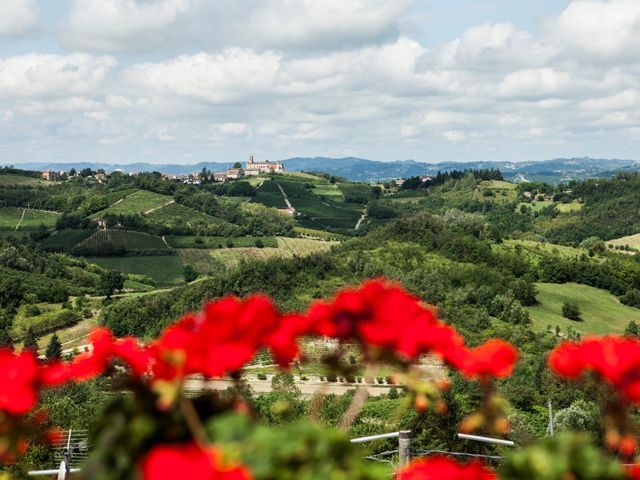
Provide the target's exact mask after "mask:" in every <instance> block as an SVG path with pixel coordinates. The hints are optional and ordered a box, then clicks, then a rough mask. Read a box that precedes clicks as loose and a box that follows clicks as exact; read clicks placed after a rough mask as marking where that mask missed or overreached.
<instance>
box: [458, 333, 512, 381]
mask: <svg viewBox="0 0 640 480" xmlns="http://www.w3.org/2000/svg"><path fill="white" fill-rule="evenodd" d="M461 354H462V361H461V365H460V371H461V372H462V373H463V374H464V375H466V376H467V377H470V378H489V377H493V378H504V377H508V376H509V375H511V372H512V371H513V367H514V365H515V363H516V360H517V359H518V351H517V350H516V348H515V347H514V346H513V345H511V344H510V343H508V342H505V341H504V340H500V339H496V338H493V339H490V340H487V341H486V342H485V343H483V344H482V345H480V346H478V347H476V348H471V349H466V348H465V349H464V350H462V351H461Z"/></svg>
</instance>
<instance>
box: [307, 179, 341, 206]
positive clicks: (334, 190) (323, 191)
mask: <svg viewBox="0 0 640 480" xmlns="http://www.w3.org/2000/svg"><path fill="white" fill-rule="evenodd" d="M313 193H315V194H316V195H318V196H320V197H329V199H330V200H335V201H337V202H339V201H342V200H344V196H343V195H342V191H341V190H340V189H339V188H338V186H337V185H336V184H335V183H316V184H315V185H314V186H313Z"/></svg>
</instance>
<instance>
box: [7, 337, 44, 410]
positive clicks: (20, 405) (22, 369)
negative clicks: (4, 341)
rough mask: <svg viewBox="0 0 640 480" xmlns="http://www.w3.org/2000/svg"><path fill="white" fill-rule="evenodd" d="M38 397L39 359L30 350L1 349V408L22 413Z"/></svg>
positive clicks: (29, 407) (28, 408)
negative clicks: (13, 350) (18, 351)
mask: <svg viewBox="0 0 640 480" xmlns="http://www.w3.org/2000/svg"><path fill="white" fill-rule="evenodd" d="M37 398H38V360H37V359H36V357H35V355H34V354H33V352H32V351H30V350H25V351H22V352H21V353H19V354H15V353H13V352H12V351H11V350H8V349H6V348H2V349H0V410H4V411H5V412H8V413H11V414H14V415H21V414H25V413H27V412H29V410H31V407H33V405H34V404H35V403H36V400H37Z"/></svg>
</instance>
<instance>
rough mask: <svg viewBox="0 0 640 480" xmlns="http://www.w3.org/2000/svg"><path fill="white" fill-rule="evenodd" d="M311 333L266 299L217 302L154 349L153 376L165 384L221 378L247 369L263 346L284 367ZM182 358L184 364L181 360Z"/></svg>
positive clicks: (188, 318) (176, 328)
mask: <svg viewBox="0 0 640 480" xmlns="http://www.w3.org/2000/svg"><path fill="white" fill-rule="evenodd" d="M306 328H307V327H306V322H305V321H304V319H302V318H301V317H298V316H285V317H282V316H281V315H280V313H279V312H278V310H277V309H276V308H275V306H274V305H273V302H272V301H271V300H270V299H269V298H267V297H265V296H263V295H253V296H251V297H249V298H247V299H246V300H240V299H238V298H236V297H226V298H223V299H221V300H216V301H213V302H210V303H209V304H207V305H206V306H205V308H204V311H203V312H202V313H200V314H195V315H194V314H191V315H187V316H185V317H183V318H182V319H181V320H180V321H178V322H177V323H176V324H174V325H172V326H170V327H168V328H167V329H166V330H165V331H164V332H163V333H162V335H161V337H160V338H159V339H158V340H157V341H156V342H154V343H153V344H152V347H151V348H152V351H153V355H154V357H155V362H156V364H155V366H154V374H155V376H156V377H157V378H163V379H170V378H174V377H176V376H177V377H179V376H182V375H188V374H192V373H201V374H203V375H205V376H207V377H221V376H223V375H225V374H227V373H229V372H232V371H235V370H239V369H240V368H242V367H243V366H244V365H245V364H246V363H248V362H249V361H250V360H251V359H252V358H253V356H254V355H255V353H256V351H257V350H258V349H260V348H262V347H270V348H271V349H272V351H273V353H274V356H275V357H276V359H277V360H278V361H279V363H280V364H282V365H285V364H288V363H289V362H290V361H291V360H293V358H294V357H295V356H296V355H297V354H298V347H297V343H296V339H297V336H298V335H300V334H302V333H304V330H306ZM176 354H178V355H176ZM180 356H182V360H183V362H182V364H180V362H179V361H176V358H179V357H180Z"/></svg>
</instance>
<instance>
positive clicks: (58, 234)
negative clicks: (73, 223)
mask: <svg viewBox="0 0 640 480" xmlns="http://www.w3.org/2000/svg"><path fill="white" fill-rule="evenodd" d="M95 233H96V231H95V230H74V229H70V228H68V229H64V230H57V231H55V232H53V234H52V235H51V236H49V237H47V238H45V239H43V240H41V241H40V242H39V244H40V246H41V247H42V249H43V250H47V251H51V252H68V251H71V250H72V249H73V247H75V246H76V245H78V244H79V243H80V242H83V241H84V240H86V239H87V238H89V237H90V236H91V235H94V234H95Z"/></svg>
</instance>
